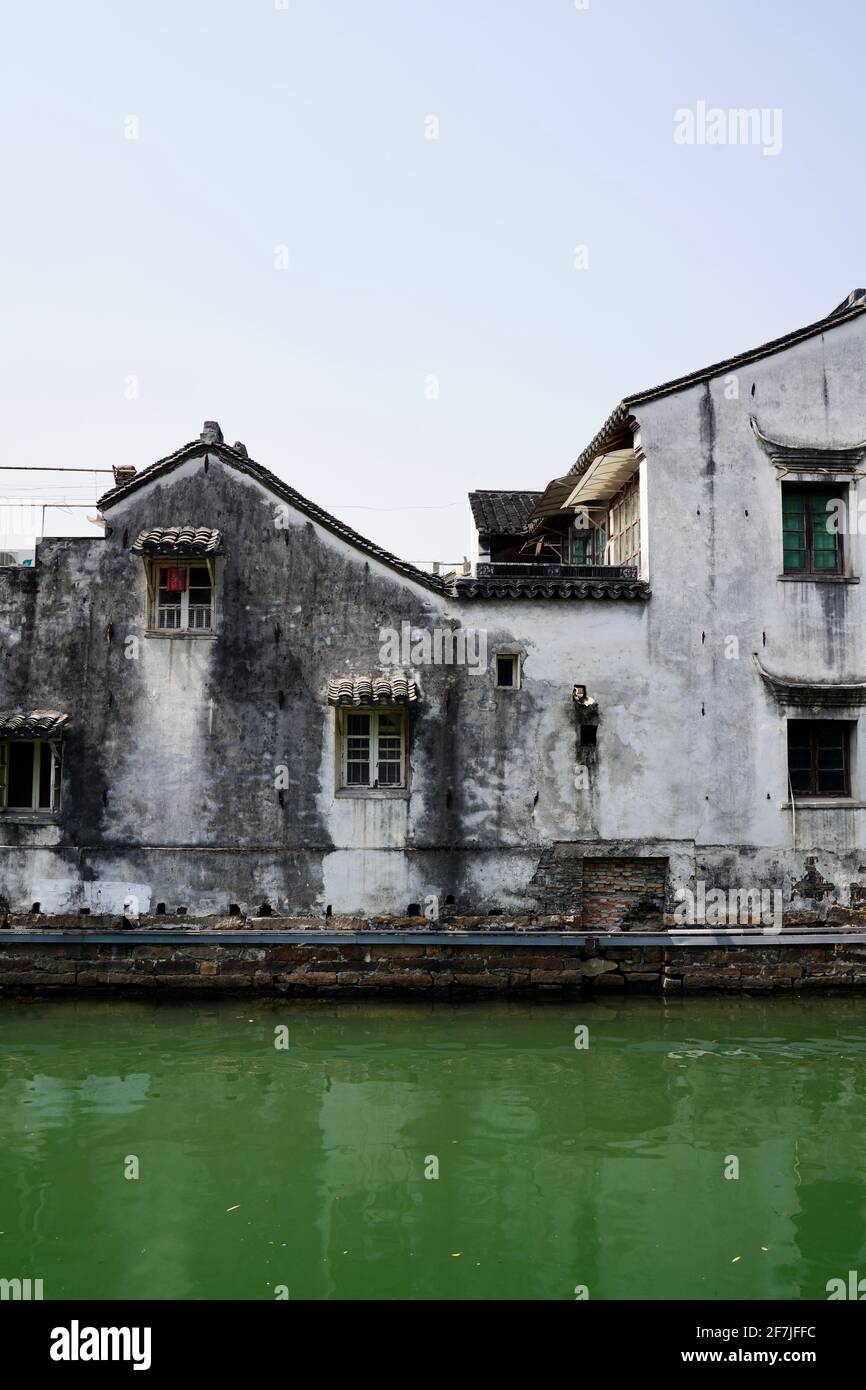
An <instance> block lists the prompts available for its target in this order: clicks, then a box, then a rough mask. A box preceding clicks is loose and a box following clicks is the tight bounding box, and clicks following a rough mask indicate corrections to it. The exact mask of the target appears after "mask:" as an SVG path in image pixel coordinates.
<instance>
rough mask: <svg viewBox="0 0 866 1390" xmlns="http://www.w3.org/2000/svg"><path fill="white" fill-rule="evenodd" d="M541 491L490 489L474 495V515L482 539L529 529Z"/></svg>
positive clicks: (472, 503)
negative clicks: (530, 519)
mask: <svg viewBox="0 0 866 1390" xmlns="http://www.w3.org/2000/svg"><path fill="white" fill-rule="evenodd" d="M540 496H541V493H540V492H525V491H524V492H505V491H501V490H495V491H494V490H487V491H482V492H470V494H469V505H470V507H471V508H472V516H473V518H474V521H475V525H476V526H477V528H478V533H479V535H482V536H513V535H518V534H520V532H522V531H525V530H526V523H527V522H528V520H529V514H530V512H531V511H532V509H533V507H534V506H535V504H536V502H537V501H538V499H539V497H540Z"/></svg>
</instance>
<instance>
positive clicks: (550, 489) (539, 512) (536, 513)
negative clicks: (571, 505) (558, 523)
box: [529, 474, 574, 523]
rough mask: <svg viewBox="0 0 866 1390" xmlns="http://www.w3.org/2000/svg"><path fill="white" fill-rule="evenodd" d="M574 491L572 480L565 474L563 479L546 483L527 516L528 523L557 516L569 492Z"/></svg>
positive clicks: (555, 479)
mask: <svg viewBox="0 0 866 1390" xmlns="http://www.w3.org/2000/svg"><path fill="white" fill-rule="evenodd" d="M573 491H574V479H573V478H571V477H569V476H568V475H567V474H566V476H565V477H564V478H554V479H553V482H551V483H548V484H547V487H546V488H545V489H544V492H543V493H542V494H541V496H540V497H539V499H538V501H537V502H536V504H535V506H534V507H533V509H532V511H531V512H530V514H529V520H530V523H531V522H533V521H540V520H542V518H544V517H546V516H559V515H560V513H561V512H562V508H563V507H564V505H565V500H566V498H567V497H568V494H569V493H570V492H573Z"/></svg>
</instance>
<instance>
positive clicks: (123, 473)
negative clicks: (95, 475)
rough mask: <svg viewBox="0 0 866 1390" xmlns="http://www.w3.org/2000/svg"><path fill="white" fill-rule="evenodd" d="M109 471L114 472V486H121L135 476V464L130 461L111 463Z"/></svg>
mask: <svg viewBox="0 0 866 1390" xmlns="http://www.w3.org/2000/svg"><path fill="white" fill-rule="evenodd" d="M111 471H112V473H113V474H114V486H115V487H123V484H124V483H128V482H131V481H132V479H133V478H134V477H135V466H134V464H131V463H115V464H112V467H111Z"/></svg>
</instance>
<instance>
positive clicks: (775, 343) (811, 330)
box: [569, 290, 866, 477]
mask: <svg viewBox="0 0 866 1390" xmlns="http://www.w3.org/2000/svg"><path fill="white" fill-rule="evenodd" d="M864 310H866V292H864V291H863V290H854V291H853V292H852V293H851V294H849V295H848V297H847V298H846V299H843V301H842V303H841V304H840V305H839V306H838V308H836V309H834V310H833V312H832V313H830V314H828V315H827V316H826V318H823V319H818V320H817V322H815V323H809V324H806V326H805V327H804V328H796V329H795V330H794V332H793V333H786V334H785V335H784V337H782V338H773V339H772V340H771V341H770V342H768V343H762V344H761V346H760V347H756V348H750V349H749V350H748V351H747V352H741V353H738V354H737V356H736V357H727V358H725V360H724V361H722V362H713V363H711V364H710V366H709V367H702V368H701V369H700V370H699V371H697V372H690V373H689V374H688V375H687V376H679V377H675V378H674V380H673V381H666V382H663V383H662V385H661V386H652V387H650V388H649V390H647V391H636V392H635V393H634V395H632V396H624V397H623V399H622V400H621V401H620V403H619V405H618V406H617V407H616V409H615V410H613V411H612V412H611V414H610V415H609V416H608V418H607V419H606V420H605V422H604V424H603V425H602V427H601V429H600V430H599V432H598V434H597V435H596V436H595V438H594V439H591V440H590V442H589V444H587V446H586V448H585V449H584V450H583V453H581V454H579V455H578V457H577V459H576V460H575V462H574V463H573V464H572V466H571V468H570V469H569V474H571V475H572V476H574V477H577V476H578V475H579V474H581V473H582V472H583V471H584V469H585V468H588V467H589V465H590V463H591V462H592V460H593V459H594V458H595V456H596V454H598V453H599V452H600V451H601V450H602V449H604V448H605V447H606V446H607V445H608V444H609V442H610V441H611V440H613V439H617V438H618V437H619V435H620V434H621V433H622V431H623V429H624V428H625V427H626V426H627V424H628V420H629V416H630V415H631V411H632V407H633V406H636V405H644V404H646V402H647V401H652V400H656V399H657V398H658V397H659V396H669V395H673V394H674V393H675V392H676V391H684V390H686V389H687V388H688V387H690V386H697V385H699V384H700V383H701V382H702V381H710V380H711V379H712V378H713V377H716V376H722V375H723V374H724V373H725V372H730V371H733V370H734V369H735V368H737V367H746V366H748V365H749V363H750V362H759V361H760V360H761V359H762V358H763V357H771V356H772V355H773V353H774V352H781V351H782V350H783V349H784V348H789V347H793V346H794V345H795V344H796V343H802V342H805V341H806V340H807V339H808V338H814V337H817V336H818V335H819V334H821V333H824V332H825V331H827V330H828V329H831V328H836V327H837V326H838V325H839V324H840V323H847V322H848V320H849V319H854V318H857V317H858V316H859V315H860V314H862V313H863V312H864Z"/></svg>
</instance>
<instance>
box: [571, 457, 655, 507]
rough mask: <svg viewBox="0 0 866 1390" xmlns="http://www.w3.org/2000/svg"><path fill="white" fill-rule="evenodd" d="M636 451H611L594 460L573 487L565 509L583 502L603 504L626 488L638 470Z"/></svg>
mask: <svg viewBox="0 0 866 1390" xmlns="http://www.w3.org/2000/svg"><path fill="white" fill-rule="evenodd" d="M637 466H638V465H637V459H636V458H635V456H634V449H632V448H629V449H609V450H608V452H607V453H606V454H599V456H598V458H595V459H593V461H592V463H591V464H590V465H589V468H587V470H586V472H585V473H583V474H581V477H580V478H579V480H578V482H577V483H576V484H575V485H574V486H573V487H572V489H571V491H570V492H569V494H568V496H567V497H566V499H565V501H564V502H563V504H562V505H563V507H566V508H571V507H577V506H580V505H581V503H583V502H603V501H606V500H607V499H608V498H609V497H614V496H615V495H616V493H618V492H619V490H620V488H622V487H625V484H626V483H627V482H628V480H629V478H631V477H632V475H633V474H634V473H635V471H636V469H637Z"/></svg>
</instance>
